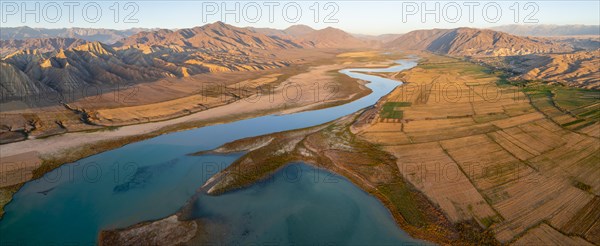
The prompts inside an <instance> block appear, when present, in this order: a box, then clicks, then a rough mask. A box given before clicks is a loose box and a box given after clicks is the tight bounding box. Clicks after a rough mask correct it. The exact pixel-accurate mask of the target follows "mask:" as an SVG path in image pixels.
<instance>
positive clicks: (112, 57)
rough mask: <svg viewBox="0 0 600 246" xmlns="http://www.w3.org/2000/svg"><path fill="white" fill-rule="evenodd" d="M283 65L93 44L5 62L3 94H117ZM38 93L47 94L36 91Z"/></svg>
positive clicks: (235, 55)
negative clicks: (165, 81)
mask: <svg viewBox="0 0 600 246" xmlns="http://www.w3.org/2000/svg"><path fill="white" fill-rule="evenodd" d="M278 59H279V58H277V57H270V56H269V57H267V56H266V55H264V54H259V55H247V54H243V53H240V52H232V51H206V50H200V49H195V48H185V47H180V46H175V45H171V46H158V45H155V46H147V45H133V46H126V47H117V48H114V47H111V46H108V45H105V44H102V43H100V42H93V43H86V44H83V45H80V46H77V47H74V48H70V49H65V50H62V49H60V50H57V51H55V52H50V53H45V54H41V53H40V52H35V51H21V52H15V53H13V54H12V55H9V56H7V57H5V58H3V59H2V62H3V68H4V67H6V68H7V69H8V70H9V71H10V72H7V73H3V75H2V76H3V77H2V78H3V81H11V83H3V90H4V91H6V92H9V94H7V95H10V96H17V97H18V96H23V95H31V94H35V93H37V92H39V91H40V90H41V91H57V92H61V93H64V92H72V91H80V89H81V88H84V87H87V86H100V87H104V88H112V87H115V86H117V85H127V84H131V83H138V82H149V81H154V80H157V79H160V78H170V77H188V76H192V75H195V74H199V73H207V72H222V71H253V70H264V69H270V68H279V67H284V66H287V65H288V64H289V63H288V62H287V61H282V60H278ZM22 83H25V84H22ZM34 84H35V85H36V86H34ZM38 87H42V88H40V89H36V88H38ZM23 88H34V89H32V90H23ZM5 99H6V98H5Z"/></svg>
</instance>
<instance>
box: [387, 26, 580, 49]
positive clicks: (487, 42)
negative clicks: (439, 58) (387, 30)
mask: <svg viewBox="0 0 600 246" xmlns="http://www.w3.org/2000/svg"><path fill="white" fill-rule="evenodd" d="M385 47H387V48H394V49H403V50H427V51H431V52H435V53H439V54H448V55H454V56H511V55H527V54H535V53H561V52H570V51H572V50H573V48H572V47H571V46H570V45H567V44H564V43H559V42H553V41H550V40H544V39H539V38H538V39H535V40H534V39H530V38H526V37H518V36H514V35H510V34H507V33H503V32H497V31H492V30H484V29H482V30H480V29H473V28H457V29H432V30H418V31H412V32H409V33H407V34H405V35H402V36H401V37H400V38H398V39H396V40H394V41H391V42H389V43H387V44H385Z"/></svg>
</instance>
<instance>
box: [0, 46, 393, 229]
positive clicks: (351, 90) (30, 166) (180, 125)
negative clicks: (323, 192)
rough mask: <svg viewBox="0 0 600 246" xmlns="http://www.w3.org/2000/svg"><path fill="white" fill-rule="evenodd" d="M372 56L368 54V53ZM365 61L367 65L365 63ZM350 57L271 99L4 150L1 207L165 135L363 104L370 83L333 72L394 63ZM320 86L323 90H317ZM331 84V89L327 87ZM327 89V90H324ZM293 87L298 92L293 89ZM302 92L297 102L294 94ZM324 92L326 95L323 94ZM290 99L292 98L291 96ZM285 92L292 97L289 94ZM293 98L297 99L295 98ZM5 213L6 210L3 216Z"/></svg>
mask: <svg viewBox="0 0 600 246" xmlns="http://www.w3.org/2000/svg"><path fill="white" fill-rule="evenodd" d="M366 55H368V54H366ZM360 59H362V60H361V61H359V60H360ZM360 59H358V58H356V57H352V58H347V57H344V56H343V55H342V56H341V58H340V59H339V60H338V61H337V63H338V64H329V65H319V66H316V67H312V68H310V69H308V71H307V72H305V73H301V74H298V75H295V76H291V77H290V78H288V79H287V80H286V81H285V82H284V83H283V84H281V85H279V86H277V87H275V89H274V90H273V91H272V92H271V94H270V95H269V94H266V95H262V96H260V97H259V98H258V100H257V99H256V96H255V98H252V99H251V100H250V99H244V98H241V99H240V100H238V101H235V102H231V103H229V104H226V105H223V106H220V107H216V108H210V109H207V110H204V111H201V112H197V113H194V114H190V115H186V116H182V117H179V118H175V119H170V120H164V121H157V122H150V123H143V124H134V125H126V126H119V127H111V128H107V129H101V130H95V131H87V132H72V133H65V134H61V135H56V136H52V137H47V138H40V139H30V140H26V141H21V142H14V143H9V144H4V145H2V148H0V155H1V156H2V157H3V158H2V163H0V165H2V166H3V167H4V168H2V170H1V171H0V172H1V175H2V176H5V177H7V178H6V179H2V182H1V183H0V187H1V188H0V207H2V208H3V207H4V206H5V204H7V203H8V202H9V201H10V200H11V197H12V194H14V192H16V191H17V190H18V189H19V188H20V187H21V185H22V184H23V183H25V182H27V181H29V180H31V179H37V178H40V177H42V176H43V175H44V174H45V173H47V172H49V171H51V170H54V169H55V168H57V167H59V166H60V165H62V164H64V163H72V162H75V161H78V160H80V159H82V158H85V157H87V156H91V155H94V154H98V153H102V152H104V151H108V150H111V149H116V148H119V147H122V146H124V145H126V144H129V143H133V142H139V141H142V140H145V139H150V138H153V137H156V136H160V135H162V134H166V133H170V132H177V131H183V130H187V129H193V128H198V127H204V126H209V125H215V124H223V123H227V122H233V121H238V120H242V119H249V118H254V117H259V116H263V115H269V114H274V113H283V114H290V113H294V112H299V111H306V110H314V109H319V108H326V107H333V106H336V105H340V104H343V103H347V102H350V101H354V100H357V99H358V98H361V97H364V96H366V95H367V94H369V92H370V90H369V89H368V88H366V87H364V83H363V82H361V81H358V83H357V81H356V80H354V79H352V78H349V77H346V76H339V75H338V74H337V72H336V73H331V71H337V70H339V69H342V68H345V67H350V66H382V65H386V64H389V61H381V60H379V58H378V59H375V58H372V57H370V56H368V57H367V58H365V57H362V58H360ZM315 83H318V84H316V86H317V88H315ZM327 83H329V84H327ZM328 85H329V86H336V85H337V88H338V90H337V92H336V93H333V94H332V93H330V92H328V90H327V88H326V86H328ZM319 87H321V88H319ZM290 88H293V89H290ZM295 88H299V92H298V93H299V95H298V97H297V98H296V97H295V95H292V94H293V93H292V92H294V90H295ZM319 89H320V90H319ZM288 91H291V92H290V95H289V96H288V95H287V92H288ZM284 92H286V93H285V94H284ZM290 98H291V99H290ZM2 214H3V209H1V210H0V217H1V216H2Z"/></svg>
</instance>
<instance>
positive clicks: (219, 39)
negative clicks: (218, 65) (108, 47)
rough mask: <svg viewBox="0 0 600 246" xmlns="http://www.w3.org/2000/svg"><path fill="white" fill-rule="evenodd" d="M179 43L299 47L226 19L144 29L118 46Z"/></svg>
mask: <svg viewBox="0 0 600 246" xmlns="http://www.w3.org/2000/svg"><path fill="white" fill-rule="evenodd" d="M139 44H145V45H177V46H182V47H194V48H201V49H206V50H247V49H259V50H267V49H289V48H299V47H300V46H299V45H296V44H294V43H291V42H286V41H284V40H281V39H275V38H271V37H268V36H267V35H264V34H262V33H258V32H255V31H253V30H250V29H246V28H239V27H234V26H231V25H227V24H225V23H223V22H215V23H212V24H208V25H204V26H200V27H194V28H188V29H180V30H177V31H172V30H166V29H161V30H158V31H152V32H140V33H138V34H135V35H133V36H130V37H128V38H125V39H123V40H121V41H119V42H118V43H117V44H116V45H117V46H118V45H121V46H130V45H139Z"/></svg>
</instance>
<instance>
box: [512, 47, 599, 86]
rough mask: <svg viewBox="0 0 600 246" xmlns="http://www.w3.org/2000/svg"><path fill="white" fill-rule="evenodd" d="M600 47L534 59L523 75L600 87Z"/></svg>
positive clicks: (537, 78)
mask: <svg viewBox="0 0 600 246" xmlns="http://www.w3.org/2000/svg"><path fill="white" fill-rule="evenodd" d="M536 61H538V62H536ZM599 64H600V49H598V50H594V51H579V52H575V53H570V54H557V55H549V56H548V57H543V58H540V59H537V60H535V59H534V60H532V63H531V64H528V65H529V69H531V70H529V71H528V72H526V73H525V74H523V75H521V78H523V79H526V80H543V81H549V82H558V83H561V84H565V85H569V86H574V87H582V88H588V89H600V65H599Z"/></svg>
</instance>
